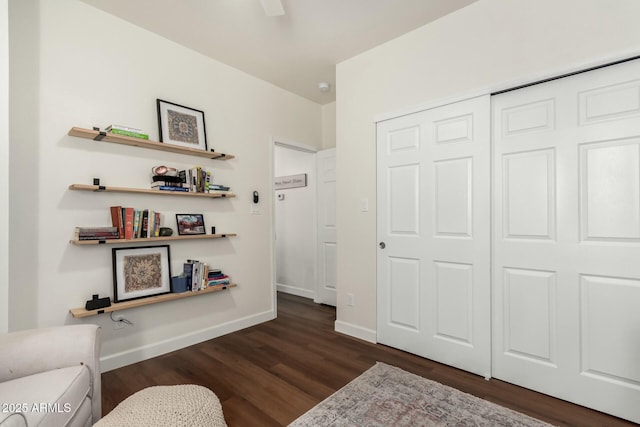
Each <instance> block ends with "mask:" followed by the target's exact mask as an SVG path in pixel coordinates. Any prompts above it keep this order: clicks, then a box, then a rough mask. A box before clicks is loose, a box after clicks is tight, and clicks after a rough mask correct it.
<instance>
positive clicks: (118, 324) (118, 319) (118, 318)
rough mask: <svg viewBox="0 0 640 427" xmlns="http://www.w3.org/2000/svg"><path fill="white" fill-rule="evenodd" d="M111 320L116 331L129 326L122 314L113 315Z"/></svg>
mask: <svg viewBox="0 0 640 427" xmlns="http://www.w3.org/2000/svg"><path fill="white" fill-rule="evenodd" d="M111 320H113V329H114V330H116V331H117V330H118V329H123V328H124V327H125V326H127V323H126V322H124V320H125V319H124V315H122V314H114V315H113V316H111Z"/></svg>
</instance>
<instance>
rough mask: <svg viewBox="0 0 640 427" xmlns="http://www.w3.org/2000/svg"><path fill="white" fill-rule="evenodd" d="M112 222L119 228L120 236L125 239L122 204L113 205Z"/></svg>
mask: <svg viewBox="0 0 640 427" xmlns="http://www.w3.org/2000/svg"><path fill="white" fill-rule="evenodd" d="M110 209H111V224H112V225H113V226H114V227H117V228H118V236H120V238H121V239H124V222H122V206H111V208H110Z"/></svg>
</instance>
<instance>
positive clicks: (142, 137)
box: [109, 129, 149, 139]
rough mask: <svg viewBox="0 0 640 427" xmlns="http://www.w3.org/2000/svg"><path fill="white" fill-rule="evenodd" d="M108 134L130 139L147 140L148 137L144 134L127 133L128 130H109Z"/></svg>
mask: <svg viewBox="0 0 640 427" xmlns="http://www.w3.org/2000/svg"><path fill="white" fill-rule="evenodd" d="M109 132H110V133H115V134H116V135H122V136H130V137H132V138H140V139H149V135H147V134H146V133H137V132H129V131H128V130H120V129H111V130H110V131H109Z"/></svg>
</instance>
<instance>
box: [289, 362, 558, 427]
mask: <svg viewBox="0 0 640 427" xmlns="http://www.w3.org/2000/svg"><path fill="white" fill-rule="evenodd" d="M320 426H353V427H356V426H358V427H362V426H367V427H389V426H412V427H414V426H491V427H493V426H510V427H511V426H523V427H524V426H526V427H530V426H534V427H543V426H545V427H548V426H550V424H547V423H544V422H542V421H539V420H536V419H534V418H531V417H529V416H527V415H524V414H521V413H519V412H515V411H512V410H511V409H508V408H505V407H502V406H499V405H496V404H494V403H492V402H489V401H486V400H483V399H480V398H477V397H475V396H472V395H470V394H467V393H463V392H461V391H459V390H456V389H454V388H451V387H448V386H445V385H442V384H439V383H437V382H434V381H431V380H427V379H425V378H422V377H420V376H417V375H414V374H411V373H409V372H406V371H403V370H402V369H400V368H396V367H394V366H389V365H386V364H384V363H381V362H378V363H377V364H376V365H375V366H373V367H372V368H370V369H369V370H367V371H366V372H364V373H363V374H362V375H360V376H359V377H358V378H356V379H355V380H353V381H351V382H350V383H349V384H347V385H346V386H344V387H343V388H342V389H340V390H338V391H337V392H335V393H334V394H332V395H331V396H329V397H328V398H327V399H325V400H324V401H323V402H321V403H320V404H318V405H316V406H315V407H313V408H311V410H310V411H309V412H307V413H306V414H304V415H302V416H301V417H300V418H298V419H297V420H295V421H294V422H293V423H291V424H290V427H320Z"/></svg>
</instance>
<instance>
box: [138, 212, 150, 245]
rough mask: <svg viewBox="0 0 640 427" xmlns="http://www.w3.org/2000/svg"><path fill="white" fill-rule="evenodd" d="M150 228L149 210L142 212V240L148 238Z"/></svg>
mask: <svg viewBox="0 0 640 427" xmlns="http://www.w3.org/2000/svg"><path fill="white" fill-rule="evenodd" d="M148 227H149V210H148V209H145V210H143V211H142V222H141V227H140V228H141V231H140V237H141V238H145V237H147V229H148Z"/></svg>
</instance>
